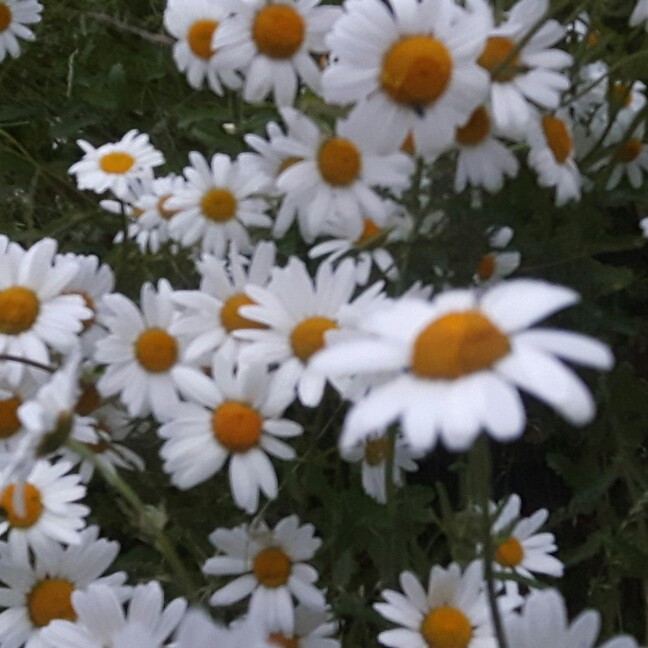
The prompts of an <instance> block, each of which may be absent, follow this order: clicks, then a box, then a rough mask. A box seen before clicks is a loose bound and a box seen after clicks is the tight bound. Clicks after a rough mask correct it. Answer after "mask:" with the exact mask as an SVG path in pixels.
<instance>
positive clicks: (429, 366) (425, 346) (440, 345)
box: [412, 310, 510, 379]
mask: <svg viewBox="0 0 648 648" xmlns="http://www.w3.org/2000/svg"><path fill="white" fill-rule="evenodd" d="M509 349H510V345H509V339H508V337H507V336H506V335H504V333H502V332H501V331H500V330H499V329H498V328H497V327H496V326H495V325H494V324H493V323H492V322H491V321H490V320H489V319H488V318H486V317H484V315H482V314H481V313H480V312H479V311H477V310H469V311H463V312H460V313H448V314H447V315H443V316H442V317H439V319H437V320H435V321H433V322H432V323H431V324H428V325H427V326H426V327H425V328H424V329H423V330H422V331H421V332H420V333H419V334H418V336H417V338H416V340H415V341H414V349H413V353H412V371H413V372H414V373H415V374H416V375H417V376H420V377H421V378H432V379H453V378H459V377H460V376H465V375H466V374H470V373H473V372H474V371H480V370H481V369H487V368H488V367H490V366H491V365H493V364H494V363H495V362H497V360H499V359H500V358H502V357H503V356H505V355H506V354H507V353H508V352H509Z"/></svg>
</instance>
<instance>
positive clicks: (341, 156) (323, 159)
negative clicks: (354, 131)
mask: <svg viewBox="0 0 648 648" xmlns="http://www.w3.org/2000/svg"><path fill="white" fill-rule="evenodd" d="M361 163H362V160H361V158H360V152H359V151H358V148H357V147H356V145H355V144H354V143H353V142H351V141H350V140H348V139H344V138H343V137H331V138H330V139H327V140H326V141H325V142H324V143H323V144H322V146H320V149H319V151H318V153H317V166H318V168H319V171H320V173H321V174H322V177H323V178H324V180H326V182H328V183H329V184H331V185H333V186H334V187H344V186H346V185H350V184H351V183H352V182H353V181H354V180H355V179H356V178H357V177H358V174H359V173H360V166H361Z"/></svg>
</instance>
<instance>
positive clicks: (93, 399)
mask: <svg viewBox="0 0 648 648" xmlns="http://www.w3.org/2000/svg"><path fill="white" fill-rule="evenodd" d="M99 405H101V396H99V392H98V391H97V388H96V387H95V385H94V383H87V384H86V385H84V386H83V389H82V390H81V395H80V396H79V400H78V401H77V404H76V407H75V408H74V411H75V412H76V413H77V414H78V415H79V416H90V414H92V412H94V411H95V410H96V409H97V408H98V407H99Z"/></svg>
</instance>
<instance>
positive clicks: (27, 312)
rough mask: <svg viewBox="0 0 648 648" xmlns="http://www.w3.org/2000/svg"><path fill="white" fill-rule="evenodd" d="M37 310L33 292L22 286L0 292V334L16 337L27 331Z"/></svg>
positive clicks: (37, 306)
mask: <svg viewBox="0 0 648 648" xmlns="http://www.w3.org/2000/svg"><path fill="white" fill-rule="evenodd" d="M39 310H40V304H39V302H38V297H37V296H36V293H35V292H34V291H33V290H30V289H29V288H25V287H24V286H9V288H5V289H4V290H0V333H4V334H5V335H18V334H19V333H22V332H23V331H27V330H29V329H30V328H31V327H32V324H33V323H34V322H35V321H36V318H37V317H38V311H39Z"/></svg>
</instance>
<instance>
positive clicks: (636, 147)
mask: <svg viewBox="0 0 648 648" xmlns="http://www.w3.org/2000/svg"><path fill="white" fill-rule="evenodd" d="M642 149H643V144H642V143H641V140H638V139H637V138H635V137H633V138H631V139H629V140H627V141H626V142H624V143H623V145H622V146H621V148H620V149H619V151H618V152H617V154H616V157H617V160H620V161H621V162H632V161H633V160H636V159H637V158H638V157H639V155H641V150H642ZM1 296H2V293H0V297H1Z"/></svg>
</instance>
